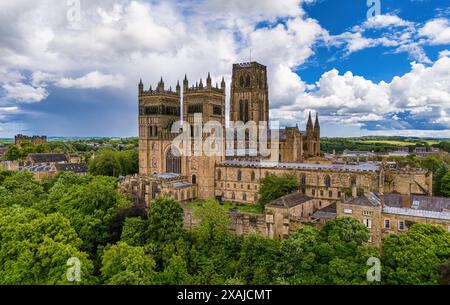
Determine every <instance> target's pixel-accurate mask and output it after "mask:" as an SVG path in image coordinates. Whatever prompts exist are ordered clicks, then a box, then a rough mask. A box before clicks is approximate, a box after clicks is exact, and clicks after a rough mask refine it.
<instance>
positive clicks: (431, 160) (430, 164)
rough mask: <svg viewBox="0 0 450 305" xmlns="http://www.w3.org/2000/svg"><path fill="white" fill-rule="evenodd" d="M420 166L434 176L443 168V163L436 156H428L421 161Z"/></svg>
mask: <svg viewBox="0 0 450 305" xmlns="http://www.w3.org/2000/svg"><path fill="white" fill-rule="evenodd" d="M420 165H421V166H422V167H423V168H425V169H428V170H429V171H431V172H433V174H434V173H436V171H437V170H438V169H439V167H441V166H442V161H441V160H439V159H438V158H436V157H434V156H428V157H425V158H423V159H422V160H421V161H420Z"/></svg>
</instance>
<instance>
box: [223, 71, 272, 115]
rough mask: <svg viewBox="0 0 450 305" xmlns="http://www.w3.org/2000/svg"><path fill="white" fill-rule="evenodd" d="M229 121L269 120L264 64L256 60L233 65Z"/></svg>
mask: <svg viewBox="0 0 450 305" xmlns="http://www.w3.org/2000/svg"><path fill="white" fill-rule="evenodd" d="M230 121H231V122H237V121H243V122H244V123H246V122H248V121H255V122H256V124H259V122H260V121H264V122H269V94H268V85H267V68H266V66H264V65H261V64H259V63H257V62H251V63H241V64H234V65H233V75H232V83H231V107H230Z"/></svg>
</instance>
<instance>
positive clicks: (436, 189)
mask: <svg viewBox="0 0 450 305" xmlns="http://www.w3.org/2000/svg"><path fill="white" fill-rule="evenodd" d="M447 173H448V166H447V165H446V164H442V165H441V166H440V167H439V168H438V170H437V171H436V173H435V174H434V175H433V195H434V196H442V193H441V187H442V179H443V178H444V176H445V175H446V174H447Z"/></svg>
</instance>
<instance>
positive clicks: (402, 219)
mask: <svg viewBox="0 0 450 305" xmlns="http://www.w3.org/2000/svg"><path fill="white" fill-rule="evenodd" d="M336 215H337V217H354V218H356V219H358V220H359V221H360V222H361V223H363V224H364V225H366V226H367V228H368V229H369V231H370V239H369V242H373V243H374V244H377V245H378V244H380V242H381V240H382V238H383V237H385V236H387V235H389V234H392V233H398V232H405V231H406V230H408V227H409V226H411V225H413V224H414V223H430V224H435V225H440V226H443V227H444V229H445V230H448V231H450V198H441V197H433V196H421V195H407V194H403V195H402V194H399V193H387V194H382V193H381V194H375V193H369V194H365V195H362V196H358V197H354V198H351V199H349V200H346V201H344V202H339V203H338V204H337V208H336Z"/></svg>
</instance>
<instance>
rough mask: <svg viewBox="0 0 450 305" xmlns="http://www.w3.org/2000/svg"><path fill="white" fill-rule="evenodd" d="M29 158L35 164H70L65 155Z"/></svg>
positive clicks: (32, 156) (34, 155) (41, 155)
mask: <svg viewBox="0 0 450 305" xmlns="http://www.w3.org/2000/svg"><path fill="white" fill-rule="evenodd" d="M28 158H30V159H31V161H32V162H34V163H56V162H68V161H69V160H67V155H65V154H29V155H28Z"/></svg>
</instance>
